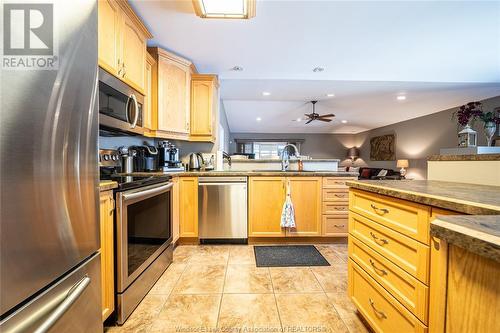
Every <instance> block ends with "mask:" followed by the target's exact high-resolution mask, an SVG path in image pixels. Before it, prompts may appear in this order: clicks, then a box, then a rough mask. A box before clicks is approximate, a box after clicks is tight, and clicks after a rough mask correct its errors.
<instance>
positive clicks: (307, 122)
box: [306, 118, 314, 125]
mask: <svg viewBox="0 0 500 333" xmlns="http://www.w3.org/2000/svg"><path fill="white" fill-rule="evenodd" d="M313 120H314V119H312V118H311V119H309V120H308V121H306V125H307V124H309V123H310V122H311V121H313Z"/></svg>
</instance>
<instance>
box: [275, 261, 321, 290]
mask: <svg viewBox="0 0 500 333" xmlns="http://www.w3.org/2000/svg"><path fill="white" fill-rule="evenodd" d="M269 270H270V272H271V278H272V282H273V288H274V292H275V293H307V292H322V291H323V290H322V289H321V286H320V285H319V283H318V281H317V280H316V278H315V276H314V274H313V273H312V271H311V270H310V269H309V268H308V267H279V268H270V269H269Z"/></svg>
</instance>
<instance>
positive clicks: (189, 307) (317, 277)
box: [106, 244, 368, 333]
mask: <svg viewBox="0 0 500 333" xmlns="http://www.w3.org/2000/svg"><path fill="white" fill-rule="evenodd" d="M316 247H317V248H318V249H319V250H320V252H321V253H322V254H323V256H324V257H325V258H326V259H327V260H328V261H329V262H330V264H331V266H324V267H290V268H260V267H256V265H255V257H254V253H253V247H252V246H246V245H221V246H215V245H204V246H179V247H177V248H176V249H175V251H174V262H173V263H172V264H171V265H170V267H169V268H168V269H167V270H166V271H165V273H164V274H163V276H162V277H161V278H160V279H159V280H158V282H157V283H156V285H155V286H154V287H153V288H152V289H151V291H150V292H149V294H148V295H147V296H146V297H145V298H144V300H143V301H142V303H141V304H140V305H139V306H138V307H137V309H136V310H135V311H134V313H133V314H132V315H131V316H130V318H129V319H128V320H127V322H126V323H125V325H123V326H122V327H109V328H107V329H106V332H109V333H116V332H144V333H149V332H180V333H191V332H200V333H218V332H220V333H226V332H227V333H239V332H255V333H267V332H288V333H302V332H305V333H316V332H368V330H367V329H366V327H365V326H364V325H363V323H362V321H361V319H360V317H359V316H358V315H357V313H356V310H355V308H354V306H353V305H352V303H351V302H350V300H349V298H348V296H347V264H346V262H347V246H346V245H345V244H332V245H317V246H316Z"/></svg>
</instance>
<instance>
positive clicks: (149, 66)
mask: <svg viewBox="0 0 500 333" xmlns="http://www.w3.org/2000/svg"><path fill="white" fill-rule="evenodd" d="M155 64H156V61H155V59H154V58H153V56H151V55H150V54H149V53H147V54H146V73H145V76H146V77H145V79H144V80H145V93H146V96H145V98H144V106H143V113H142V115H143V118H142V123H143V126H144V127H145V128H151V126H152V124H153V118H152V117H153V111H152V105H153V67H154V65H155Z"/></svg>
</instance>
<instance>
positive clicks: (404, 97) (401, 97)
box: [396, 95, 406, 101]
mask: <svg viewBox="0 0 500 333" xmlns="http://www.w3.org/2000/svg"><path fill="white" fill-rule="evenodd" d="M396 99H397V100H398V101H404V100H405V99H406V96H405V95H399V96H398V97H396Z"/></svg>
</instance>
